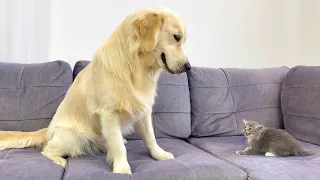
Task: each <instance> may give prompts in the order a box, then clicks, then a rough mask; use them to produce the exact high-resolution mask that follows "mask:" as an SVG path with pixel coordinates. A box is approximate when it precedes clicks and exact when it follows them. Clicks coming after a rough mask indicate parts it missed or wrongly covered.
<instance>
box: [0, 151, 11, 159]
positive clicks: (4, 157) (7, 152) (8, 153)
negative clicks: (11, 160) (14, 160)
mask: <svg viewBox="0 0 320 180" xmlns="http://www.w3.org/2000/svg"><path fill="white" fill-rule="evenodd" d="M12 150H13V149H10V150H9V151H8V152H7V153H6V154H5V155H4V156H3V158H2V160H4V159H5V157H6V156H7V155H8V154H9V152H11V151H12Z"/></svg>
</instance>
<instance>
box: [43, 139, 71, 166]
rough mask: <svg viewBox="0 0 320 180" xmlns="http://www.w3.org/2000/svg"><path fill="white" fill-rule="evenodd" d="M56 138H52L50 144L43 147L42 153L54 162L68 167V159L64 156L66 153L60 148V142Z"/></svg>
mask: <svg viewBox="0 0 320 180" xmlns="http://www.w3.org/2000/svg"><path fill="white" fill-rule="evenodd" d="M58 143H59V142H57V140H56V139H52V140H51V141H49V142H48V144H47V145H46V146H45V147H44V148H43V151H42V152H41V154H43V155H44V156H46V157H47V158H49V159H51V160H52V161H53V162H54V163H56V164H59V165H61V166H62V167H66V164H67V160H66V159H64V158H63V156H64V155H65V153H64V152H63V151H62V149H61V148H60V146H61V145H60V144H58Z"/></svg>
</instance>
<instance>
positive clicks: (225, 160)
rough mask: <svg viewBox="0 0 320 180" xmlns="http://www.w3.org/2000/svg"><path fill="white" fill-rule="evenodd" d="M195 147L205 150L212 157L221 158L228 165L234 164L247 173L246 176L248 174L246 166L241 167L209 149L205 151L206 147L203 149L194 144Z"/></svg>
mask: <svg viewBox="0 0 320 180" xmlns="http://www.w3.org/2000/svg"><path fill="white" fill-rule="evenodd" d="M196 147H197V148H199V149H201V150H202V151H205V152H207V153H208V154H210V155H212V156H213V157H215V158H217V159H220V160H222V161H223V162H226V163H228V164H230V165H232V166H234V167H236V168H239V169H241V170H242V171H244V172H246V173H247V176H249V171H248V169H247V168H245V167H242V166H240V165H238V164H236V163H233V162H232V161H229V160H227V159H225V158H223V157H220V156H218V155H216V154H214V153H212V152H210V151H207V150H206V149H204V148H202V147H198V146H196Z"/></svg>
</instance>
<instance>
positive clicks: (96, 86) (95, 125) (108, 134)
mask: <svg viewBox="0 0 320 180" xmlns="http://www.w3.org/2000/svg"><path fill="white" fill-rule="evenodd" d="M174 35H179V36H180V37H181V38H180V39H176V38H175V37H174ZM185 37H186V30H185V26H184V24H183V23H182V21H181V20H180V19H179V18H178V17H177V16H176V15H175V14H174V13H173V12H172V11H170V10H168V9H166V8H160V7H157V8H151V9H144V10H139V11H136V12H134V13H132V14H130V15H129V16H127V17H126V18H125V19H124V21H123V22H122V23H121V24H120V25H119V27H118V28H117V29H116V30H115V31H114V33H113V34H112V35H111V36H110V37H109V39H108V40H107V41H105V42H104V43H103V44H102V46H101V47H100V48H98V50H97V51H96V52H95V54H94V58H93V60H92V62H91V63H90V64H89V65H88V66H87V67H86V68H84V69H83V70H82V71H81V72H80V73H79V74H78V76H77V77H76V78H75V80H74V82H73V84H72V85H71V87H70V88H69V90H68V92H67V94H66V96H65V98H64V100H63V101H62V103H61V104H60V106H59V107H58V109H57V112H56V114H55V116H54V117H53V119H52V121H51V123H50V125H49V127H48V128H45V129H42V130H39V131H36V132H12V131H10V132H9V131H0V150H1V149H7V148H24V147H30V146H37V147H42V148H43V152H42V154H43V155H45V156H46V157H48V158H50V159H51V160H53V161H54V162H55V163H57V164H60V165H62V166H65V165H66V163H67V162H66V160H65V159H64V158H63V157H64V156H71V157H77V156H81V155H87V154H95V153H99V152H106V149H108V153H107V157H108V158H107V160H108V161H109V162H110V163H112V165H113V172H115V173H126V174H130V173H131V169H130V167H129V164H128V161H127V158H126V149H125V146H124V142H125V141H124V139H123V138H122V137H123V135H125V134H127V133H129V132H130V131H131V129H132V128H133V127H135V128H136V130H137V131H138V133H139V134H140V135H141V137H142V139H143V141H144V143H145V145H146V147H147V148H148V150H149V151H150V153H151V156H152V157H153V158H155V159H157V160H164V159H171V158H174V157H173V155H172V154H171V153H169V152H166V151H164V150H163V149H162V148H160V147H159V146H158V145H157V143H156V140H155V136H154V132H153V128H152V120H151V111H152V105H153V104H154V98H155V96H156V86H157V79H158V76H159V71H160V69H161V68H163V69H165V70H167V71H168V72H170V73H182V72H184V71H186V70H188V68H187V69H186V64H188V60H187V58H186V56H185V54H184V51H183V43H184V41H185ZM163 54H164V55H165V60H163V59H162V55H163Z"/></svg>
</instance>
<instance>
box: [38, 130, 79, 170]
mask: <svg viewBox="0 0 320 180" xmlns="http://www.w3.org/2000/svg"><path fill="white" fill-rule="evenodd" d="M49 136H50V137H51V138H49V141H48V143H47V145H46V146H45V147H44V148H43V151H42V154H43V155H44V156H46V157H47V158H49V159H51V160H52V161H53V162H55V163H56V164H59V165H61V166H62V167H65V166H66V164H67V160H66V159H65V158H63V157H64V156H72V157H74V156H77V155H79V154H81V150H82V149H81V148H80V146H79V143H78V142H79V141H78V138H77V134H76V133H75V132H74V131H73V130H72V129H69V128H65V127H55V128H54V131H53V132H52V133H51V134H49Z"/></svg>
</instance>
